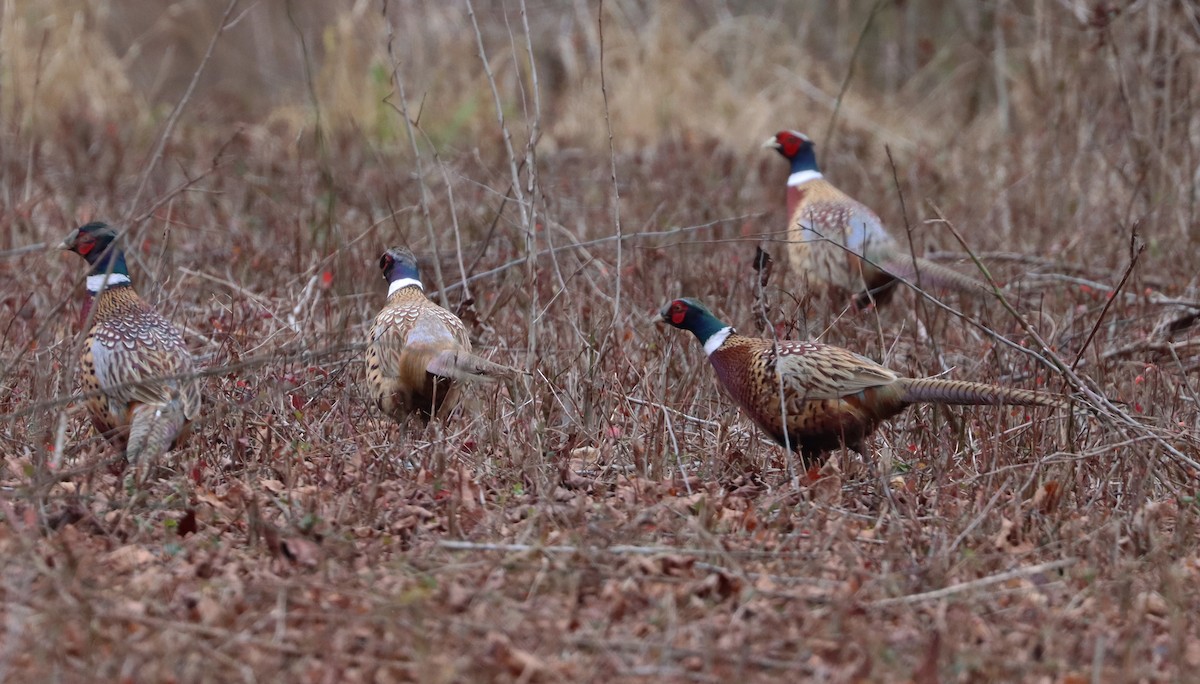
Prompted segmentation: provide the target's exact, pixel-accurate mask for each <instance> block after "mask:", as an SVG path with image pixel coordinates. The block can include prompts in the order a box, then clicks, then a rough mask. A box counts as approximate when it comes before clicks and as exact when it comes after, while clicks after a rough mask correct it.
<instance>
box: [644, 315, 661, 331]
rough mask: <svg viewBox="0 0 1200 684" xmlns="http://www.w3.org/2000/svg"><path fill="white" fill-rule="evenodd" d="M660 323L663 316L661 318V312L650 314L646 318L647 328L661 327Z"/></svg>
mask: <svg viewBox="0 0 1200 684" xmlns="http://www.w3.org/2000/svg"><path fill="white" fill-rule="evenodd" d="M662 324H663V318H662V314H661V313H653V314H650V317H649V318H647V319H646V327H647V328H650V327H654V328H661V327H662Z"/></svg>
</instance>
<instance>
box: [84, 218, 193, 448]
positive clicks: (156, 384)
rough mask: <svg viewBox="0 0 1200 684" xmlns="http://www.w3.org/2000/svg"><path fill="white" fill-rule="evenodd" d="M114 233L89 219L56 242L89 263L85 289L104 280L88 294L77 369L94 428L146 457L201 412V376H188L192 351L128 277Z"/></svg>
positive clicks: (176, 436)
mask: <svg viewBox="0 0 1200 684" xmlns="http://www.w3.org/2000/svg"><path fill="white" fill-rule="evenodd" d="M114 239H115V232H113V231H112V229H111V228H109V227H108V226H105V225H104V224H88V225H87V226H83V227H82V228H80V229H78V230H77V231H75V232H74V233H72V234H71V236H69V237H68V238H67V239H66V240H65V241H64V242H63V247H64V248H65V249H70V250H72V251H75V252H77V253H79V254H80V255H81V256H83V257H84V258H85V259H88V261H89V263H92V265H93V274H92V276H91V277H89V289H90V288H91V287H93V284H92V283H93V280H94V279H96V278H99V279H101V280H104V279H107V280H108V281H109V284H108V285H106V286H103V287H101V286H99V285H96V289H98V290H99V292H98V293H97V292H91V293H90V294H89V296H90V297H91V298H92V299H91V302H90V308H91V309H92V313H91V314H90V315H91V317H92V326H91V328H90V329H89V330H88V334H87V337H86V338H85V340H84V345H83V353H82V356H81V358H80V376H81V381H82V385H83V391H84V393H85V395H86V397H87V398H86V400H85V401H86V405H87V408H88V412H89V414H90V415H91V419H92V425H93V426H94V427H95V428H96V431H97V432H99V433H101V434H103V435H104V436H105V437H106V438H107V439H108V440H109V441H110V442H111V443H112V444H113V445H114V446H115V447H116V448H118V449H120V450H123V451H124V452H125V455H126V456H127V457H128V459H129V460H130V461H139V460H142V459H153V458H156V457H158V456H161V455H162V454H163V453H165V452H166V451H167V450H168V449H170V448H171V447H172V446H173V445H175V444H177V443H178V442H180V441H181V440H182V439H183V438H184V437H185V436H186V433H187V430H186V428H187V423H188V421H190V420H193V419H194V418H196V416H197V415H199V413H200V405H201V396H200V384H199V381H198V380H197V379H196V378H194V377H190V375H191V373H192V371H193V364H192V355H191V353H190V352H188V349H187V345H186V344H184V341H183V337H182V336H181V335H180V334H179V331H178V330H176V328H175V327H174V326H173V325H171V323H170V322H169V321H167V319H165V318H163V317H162V316H161V315H159V313H158V312H157V311H155V310H154V309H153V308H152V307H151V306H150V305H149V304H147V303H146V302H145V301H144V300H143V299H142V298H141V297H139V296H138V294H137V292H136V291H135V290H134V289H133V287H132V285H130V284H129V280H128V276H127V274H126V268H125V261H124V257H123V255H122V254H121V253H120V250H119V249H118V248H117V247H115V246H112V245H111V243H112V241H113V240H114ZM110 258H111V259H112V261H113V262H115V263H114V265H112V266H110V265H109V261H107V260H108V259H110ZM93 262H95V263H93ZM110 270H111V273H110V272H109V271H110Z"/></svg>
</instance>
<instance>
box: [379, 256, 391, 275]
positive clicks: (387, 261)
mask: <svg viewBox="0 0 1200 684" xmlns="http://www.w3.org/2000/svg"><path fill="white" fill-rule="evenodd" d="M391 267H392V255H391V254H384V255H383V256H381V257H379V270H381V271H386V270H388V269H389V268H391Z"/></svg>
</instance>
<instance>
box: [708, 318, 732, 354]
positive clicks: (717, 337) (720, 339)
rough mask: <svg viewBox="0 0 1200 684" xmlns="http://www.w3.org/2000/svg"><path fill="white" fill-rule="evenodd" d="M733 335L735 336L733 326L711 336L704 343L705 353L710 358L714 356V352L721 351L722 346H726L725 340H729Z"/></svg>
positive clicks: (728, 326)
mask: <svg viewBox="0 0 1200 684" xmlns="http://www.w3.org/2000/svg"><path fill="white" fill-rule="evenodd" d="M731 334H733V326H730V325H727V326H725V327H724V328H721V329H720V330H718V331H716V332H715V333H713V334H711V335H709V336H708V339H707V340H705V341H704V353H705V354H706V355H708V356H712V355H713V352H715V351H716V350H718V349H720V348H721V345H723V344H725V340H727V339H729V336H730V335H731Z"/></svg>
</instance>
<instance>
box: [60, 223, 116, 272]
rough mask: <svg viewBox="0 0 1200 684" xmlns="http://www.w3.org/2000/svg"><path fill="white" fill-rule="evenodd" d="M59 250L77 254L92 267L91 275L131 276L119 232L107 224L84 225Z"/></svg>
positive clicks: (65, 240)
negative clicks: (118, 235)
mask: <svg viewBox="0 0 1200 684" xmlns="http://www.w3.org/2000/svg"><path fill="white" fill-rule="evenodd" d="M59 249H65V250H68V251H71V252H75V253H76V254H78V255H79V256H81V257H83V258H84V259H86V260H87V262H88V264H89V265H91V267H92V270H91V275H93V276H97V275H99V276H103V275H106V274H117V275H125V276H128V275H129V269H128V268H126V266H125V255H124V254H122V253H121V248H120V247H119V246H118V244H117V231H116V230H114V229H113V228H112V226H110V225H108V224H107V223H101V222H99V221H93V222H92V223H88V224H86V225H82V226H80V227H78V228H76V229H75V230H73V231H71V234H70V235H68V236H67V237H66V239H64V240H63V241H62V244H60V245H59Z"/></svg>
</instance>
